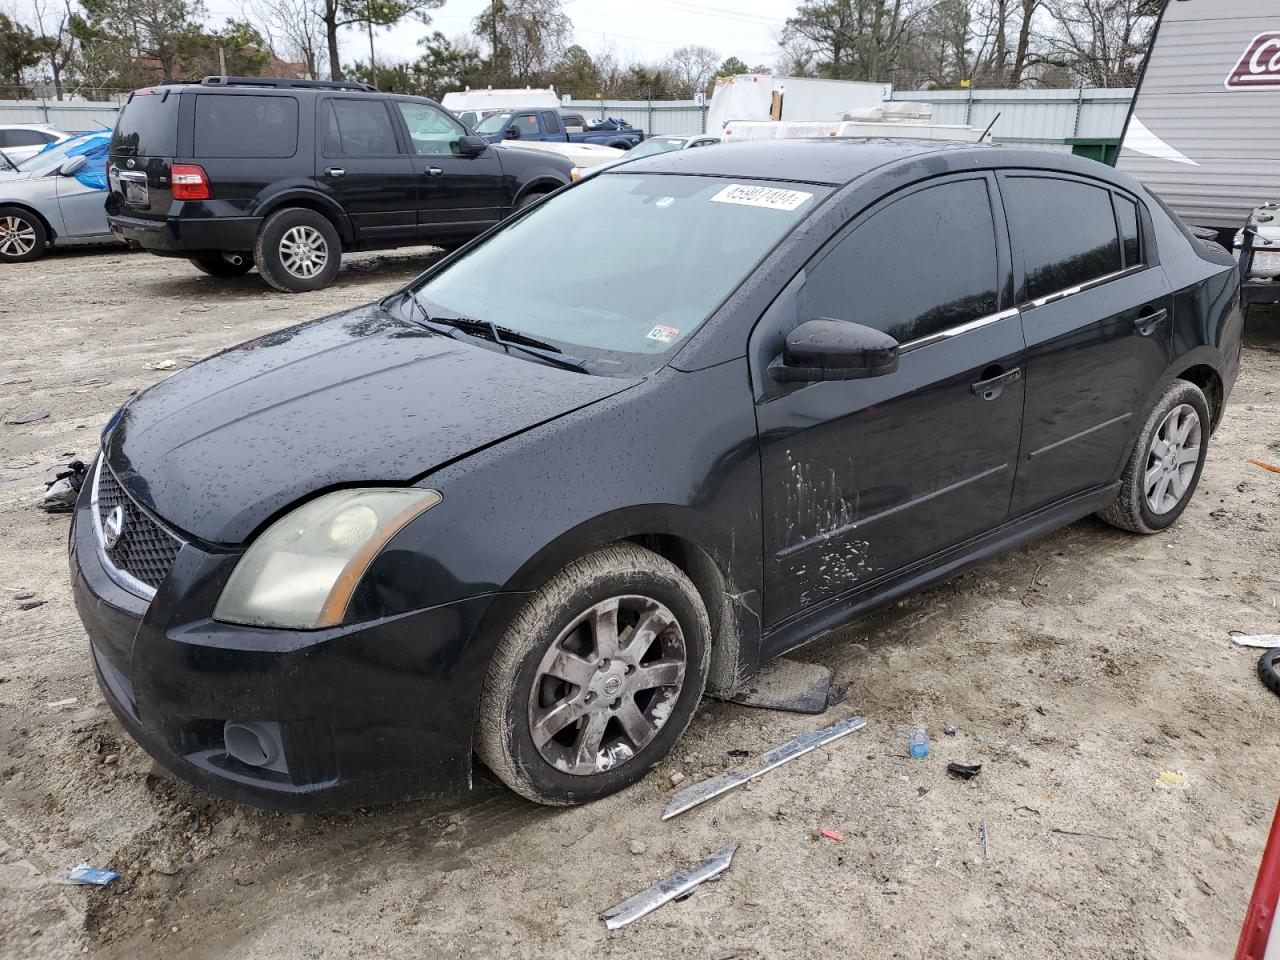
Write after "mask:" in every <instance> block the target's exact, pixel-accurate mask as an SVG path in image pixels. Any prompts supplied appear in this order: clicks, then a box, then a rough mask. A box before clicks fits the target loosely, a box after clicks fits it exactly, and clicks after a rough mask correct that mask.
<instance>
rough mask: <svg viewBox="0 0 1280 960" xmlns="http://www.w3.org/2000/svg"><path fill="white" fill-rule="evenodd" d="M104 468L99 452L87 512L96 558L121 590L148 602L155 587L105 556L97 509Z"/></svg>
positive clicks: (121, 487) (127, 493)
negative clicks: (99, 482)
mask: <svg viewBox="0 0 1280 960" xmlns="http://www.w3.org/2000/svg"><path fill="white" fill-rule="evenodd" d="M106 469H107V464H106V458H105V457H104V456H103V455H101V454H99V455H98V468H97V469H96V470H95V471H94V472H93V487H92V488H91V489H90V491H89V512H90V513H92V514H93V543H94V546H95V547H96V548H97V551H98V559H99V560H100V561H101V562H102V569H103V570H104V571H106V574H107V576H108V577H110V578H111V580H112V581H113V582H114V583H115V585H116V586H117V587H120V588H121V589H122V590H125V591H127V592H129V593H132V594H133V595H134V596H135V597H138V598H139V599H142V600H146V601H148V602H149V601H151V600H153V599H154V598H155V595H156V591H155V589H154V588H152V587H149V586H147V585H146V584H145V583H143V582H142V581H141V580H139V579H138V578H137V577H133V576H130V575H129V574H128V573H126V572H125V571H124V570H121V569H120V568H119V567H117V566H116V565H115V564H114V563H112V562H111V558H110V557H108V556H107V551H106V546H105V543H106V538H105V537H104V536H103V533H102V517H101V515H100V512H99V510H98V480H99V478H100V477H101V476H102V471H103V470H106ZM116 484H117V485H118V486H119V487H120V490H121V492H122V494H123V495H124V496H126V497H128V496H129V492H128V491H127V490H125V487H124V484H122V483H120V480H119V479H118V478H117V479H116ZM130 499H132V498H130ZM134 506H138V505H137V503H136V502H135V503H134ZM138 509H139V510H141V509H142V507H140V506H138ZM148 516H150V514H148ZM151 519H152V520H153V521H155V523H156V525H157V526H158V527H160V529H161V530H163V531H164V532H165V533H167V534H168V535H169V536H171V537H173V539H174V540H176V541H177V542H178V549H179V550H181V549H182V548H183V547H184V546H186V541H185V540H183V539H182V538H181V537H179V536H176V535H175V534H174V533H173V531H172V530H170V529H169V528H168V527H166V526H165V525H164V524H162V523H160V522H159V521H158V520H156V519H155V517H151Z"/></svg>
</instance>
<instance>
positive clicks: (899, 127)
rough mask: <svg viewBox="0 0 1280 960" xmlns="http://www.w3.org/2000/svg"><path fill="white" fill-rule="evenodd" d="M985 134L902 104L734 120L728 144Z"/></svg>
mask: <svg viewBox="0 0 1280 960" xmlns="http://www.w3.org/2000/svg"><path fill="white" fill-rule="evenodd" d="M984 133H985V131H983V130H979V129H977V128H976V127H965V126H957V125H954V124H941V123H934V122H933V107H931V106H930V105H929V104H927V103H912V102H907V101H898V102H893V103H883V104H879V105H877V106H874V107H864V108H862V109H860V110H849V111H846V112H845V114H844V118H843V119H840V120H732V121H730V122H729V123H727V124H725V127H724V130H723V131H721V134H720V139H721V140H722V141H723V142H724V143H740V142H741V141H743V140H795V139H797V138H801V137H897V138H905V139H908V140H960V141H963V142H965V143H978V142H979V141H980V140H982V137H983V134H984Z"/></svg>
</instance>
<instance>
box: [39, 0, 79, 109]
mask: <svg viewBox="0 0 1280 960" xmlns="http://www.w3.org/2000/svg"><path fill="white" fill-rule="evenodd" d="M33 7H34V13H35V32H36V36H38V37H39V38H40V43H41V46H42V47H43V48H44V60H45V63H47V64H48V65H49V77H50V79H51V80H52V81H53V92H54V96H55V97H57V98H58V99H59V100H61V99H62V92H63V76H64V74H65V73H66V71H67V68H68V66H70V64H71V61H72V58H73V57H74V56H75V52H76V44H75V38H74V37H72V36H71V3H70V0H64V3H63V5H61V6H58V5H57V4H56V0H34V3H33Z"/></svg>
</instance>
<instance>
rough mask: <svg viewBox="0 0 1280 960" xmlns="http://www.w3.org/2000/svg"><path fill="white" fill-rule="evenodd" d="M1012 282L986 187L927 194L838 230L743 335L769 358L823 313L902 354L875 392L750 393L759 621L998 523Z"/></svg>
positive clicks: (963, 185) (1006, 443)
mask: <svg viewBox="0 0 1280 960" xmlns="http://www.w3.org/2000/svg"><path fill="white" fill-rule="evenodd" d="M993 202H994V206H993ZM1010 276H1011V272H1010V263H1009V252H1008V243H1007V239H1006V238H1005V229H1004V224H1003V214H1002V213H1001V212H1000V208H999V203H998V194H997V193H996V190H995V181H994V178H993V177H991V176H990V175H984V174H971V175H967V176H959V177H956V178H950V179H946V180H942V181H931V182H930V183H929V184H926V185H924V186H918V187H914V188H909V189H908V190H907V191H904V192H902V193H899V194H895V195H894V196H892V197H890V198H888V199H887V200H885V201H882V202H881V203H880V204H878V205H877V206H876V207H874V208H872V209H871V211H869V212H868V213H866V214H864V215H863V216H862V217H861V218H859V220H858V221H856V222H855V223H854V224H853V225H852V226H851V227H849V228H846V229H845V230H844V231H843V233H842V235H840V236H838V237H837V238H836V239H835V240H834V241H833V242H832V243H829V244H828V245H827V246H826V248H824V251H823V252H822V253H820V254H819V255H818V257H817V258H816V259H815V260H814V261H813V262H811V263H810V264H809V265H808V266H807V267H806V268H805V271H804V273H803V275H802V277H801V278H797V281H795V282H793V283H792V285H791V287H789V288H788V294H785V295H784V297H782V298H780V299H779V303H778V304H775V308H774V309H771V310H770V312H769V314H767V315H766V317H765V318H764V320H762V321H761V323H760V325H758V326H757V329H756V332H755V333H754V334H753V337H752V342H753V350H755V349H764V350H765V352H768V351H770V350H772V351H773V352H775V354H776V352H777V351H779V350H780V344H781V339H782V338H783V337H784V336H785V335H786V333H787V332H788V331H789V330H791V329H793V328H794V327H795V326H796V325H797V324H799V323H801V322H803V321H806V320H812V319H816V318H821V317H826V318H834V319H839V320H849V321H854V322H857V323H861V324H864V325H866V326H870V327H874V328H876V329H878V330H882V331H884V332H886V333H888V334H890V335H891V336H893V337H895V338H896V339H897V340H898V342H899V344H900V345H901V350H902V353H901V359H900V363H899V368H898V370H897V371H896V372H894V373H891V374H888V375H885V376H881V377H877V378H874V379H867V380H845V381H836V382H819V383H810V384H802V385H798V386H795V385H789V384H772V383H765V384H759V385H757V406H756V419H757V426H758V430H759V435H760V444H761V460H762V475H763V476H762V478H763V495H764V512H765V517H764V546H765V557H766V559H765V615H766V620H767V623H768V625H770V626H772V625H775V624H779V623H781V622H782V621H785V620H787V619H788V618H790V617H793V616H795V615H797V614H799V613H801V612H803V611H806V610H809V609H811V608H814V607H816V606H818V605H820V604H822V603H824V602H826V601H829V600H833V599H834V598H837V597H841V596H843V595H847V594H849V593H852V592H856V591H858V590H861V589H864V588H867V587H868V586H870V585H872V584H875V583H876V582H877V581H880V580H883V579H885V578H887V577H890V576H891V575H892V574H894V573H895V572H897V571H901V570H902V569H903V568H905V567H908V566H910V565H912V564H915V563H917V562H919V561H921V560H923V559H925V558H927V557H929V556H930V555H932V554H935V553H938V552H939V551H942V550H945V549H946V548H948V547H951V546H954V545H956V544H958V543H960V542H962V541H964V540H966V539H968V538H970V537H973V536H975V535H977V534H981V533H983V532H985V531H987V530H989V529H991V528H993V527H996V526H998V525H1000V524H1001V523H1002V522H1003V521H1004V520H1005V518H1006V515H1007V513H1008V509H1009V496H1010V491H1011V490H1012V488H1013V478H1014V466H1015V462H1016V457H1017V452H1018V438H1019V433H1020V430H1021V426H1022V400H1023V384H1022V380H1021V378H1020V374H1021V364H1022V358H1023V339H1022V330H1021V322H1020V319H1019V316H1018V314H1017V311H1014V310H1010V309H1007V306H1008V299H1009V297H1010V296H1011V282H1010ZM788 301H790V302H792V303H793V304H794V307H793V308H792V307H785V306H784V307H782V308H781V309H778V307H779V305H780V304H783V303H784V302H788ZM761 338H763V340H762V339H761ZM770 341H772V343H773V346H772V347H770V346H769V342H770Z"/></svg>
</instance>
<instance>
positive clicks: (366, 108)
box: [316, 96, 418, 246]
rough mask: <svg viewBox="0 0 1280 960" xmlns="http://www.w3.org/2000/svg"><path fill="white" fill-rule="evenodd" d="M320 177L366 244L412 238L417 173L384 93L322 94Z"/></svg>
mask: <svg viewBox="0 0 1280 960" xmlns="http://www.w3.org/2000/svg"><path fill="white" fill-rule="evenodd" d="M316 109H317V111H318V114H317V116H316V128H317V130H318V131H319V134H318V136H317V137H316V180H317V182H318V183H319V184H320V186H321V188H322V189H323V190H325V191H326V192H327V193H328V194H330V195H331V196H332V197H333V198H334V199H335V200H337V202H338V203H340V204H341V205H342V208H343V209H344V210H345V211H346V212H347V215H348V216H349V217H350V218H351V224H352V226H353V227H354V228H355V230H356V236H357V239H358V241H359V242H360V243H361V244H363V245H373V246H378V245H395V244H397V243H411V242H413V241H414V240H415V239H416V238H417V234H418V176H417V174H416V172H415V171H414V166H413V161H412V160H411V159H410V157H409V150H408V147H407V145H405V144H404V143H403V142H402V139H401V136H400V133H399V126H398V125H397V124H396V122H395V119H394V117H393V116H392V114H391V104H390V103H389V102H388V101H387V100H386V99H385V98H383V97H357V96H352V97H342V96H326V97H320V98H319V99H318V100H317V103H316Z"/></svg>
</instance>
